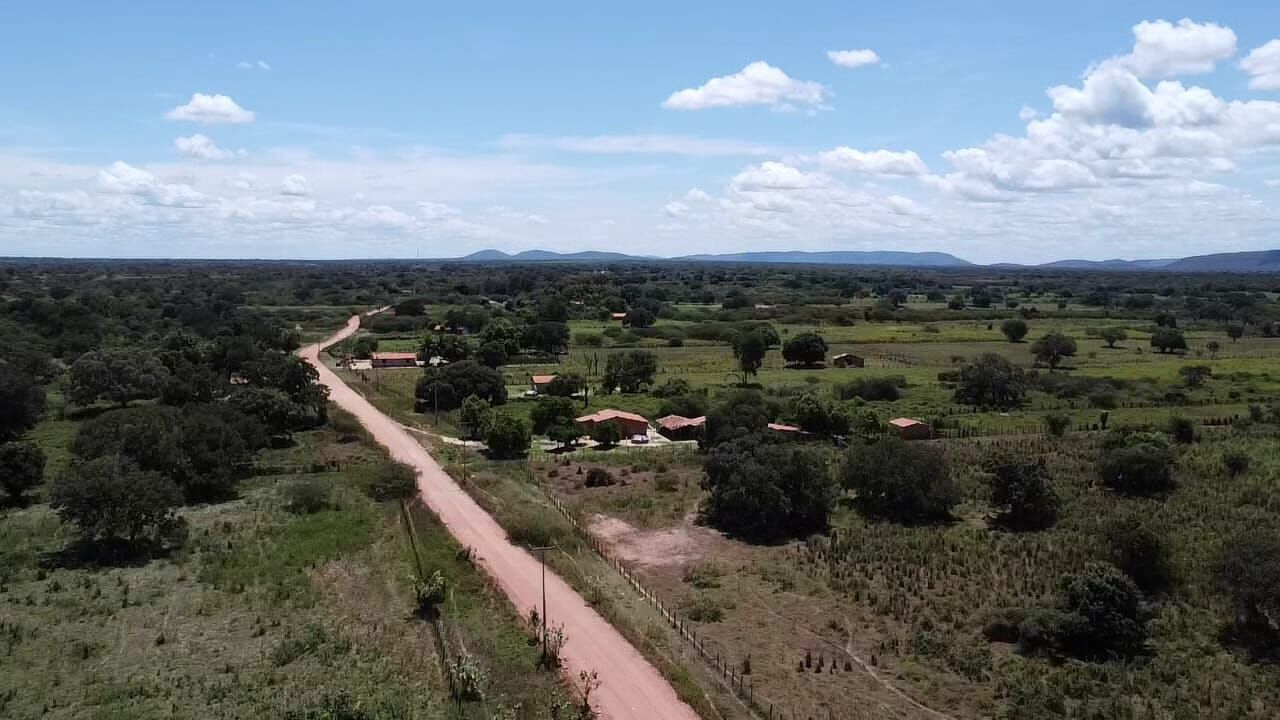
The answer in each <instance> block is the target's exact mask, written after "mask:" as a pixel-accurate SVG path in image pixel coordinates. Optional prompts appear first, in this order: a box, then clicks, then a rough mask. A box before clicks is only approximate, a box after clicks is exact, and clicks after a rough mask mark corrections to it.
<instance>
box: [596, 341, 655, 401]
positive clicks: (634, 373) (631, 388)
mask: <svg viewBox="0 0 1280 720" xmlns="http://www.w3.org/2000/svg"><path fill="white" fill-rule="evenodd" d="M657 371H658V358H657V357H656V356H654V354H653V353H651V352H649V351H647V350H628V351H627V352H621V353H613V354H611V355H609V358H608V359H607V360H606V361H605V366H604V378H603V380H602V383H603V388H604V391H605V392H612V391H613V390H614V389H615V388H616V389H617V390H619V391H621V392H624V393H638V392H640V391H642V390H644V389H645V388H646V387H648V386H649V385H652V384H653V376H654V374H655V373H656V372H657Z"/></svg>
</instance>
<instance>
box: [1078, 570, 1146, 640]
mask: <svg viewBox="0 0 1280 720" xmlns="http://www.w3.org/2000/svg"><path fill="white" fill-rule="evenodd" d="M1058 609H1059V610H1060V611H1061V612H1062V613H1063V624H1062V627H1061V630H1060V636H1059V639H1060V642H1061V645H1062V647H1063V649H1065V650H1066V651H1067V652H1070V653H1072V654H1075V655H1078V656H1080V657H1086V658H1108V657H1113V656H1120V657H1128V656H1132V655H1135V654H1137V653H1138V652H1140V651H1141V650H1142V648H1143V646H1144V645H1145V644H1146V641H1147V632H1148V630H1147V623H1148V621H1149V619H1150V613H1149V611H1148V609H1147V607H1146V603H1145V602H1144V601H1143V598H1142V593H1141V592H1140V591H1139V590H1138V586H1137V585H1136V584H1134V582H1133V580H1132V579H1130V578H1129V576H1128V575H1125V574H1124V573H1123V572H1121V571H1120V570H1118V569H1117V568H1115V567H1114V566H1112V565H1108V564H1106V563H1091V564H1090V565H1088V566H1086V567H1085V568H1084V570H1082V571H1081V572H1079V573H1076V574H1073V575H1069V576H1068V577H1067V578H1066V579H1065V580H1064V581H1063V584H1062V591H1061V594H1060V597H1059V603H1058Z"/></svg>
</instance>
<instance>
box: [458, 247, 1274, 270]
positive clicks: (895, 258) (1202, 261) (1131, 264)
mask: <svg viewBox="0 0 1280 720" xmlns="http://www.w3.org/2000/svg"><path fill="white" fill-rule="evenodd" d="M455 259H456V260H460V261H462V262H482V263H500V262H516V263H534V262H561V263H588V262H655V261H671V262H706V263H761V264H775V265H783V264H787V265H869V266H892V267H922V268H962V267H991V268H1009V269H1016V268H1041V269H1047V270H1115V271H1129V272H1136V271H1143V270H1160V271H1163V272H1280V250H1261V251H1255V252H1235V253H1217V254H1214V255H1196V256H1194V257H1186V258H1165V259H1159V260H1055V261H1054V262H1048V263H1043V264H1040V265H1019V264H1017V263H995V264H992V265H985V266H984V265H978V264H976V263H971V262H969V261H968V260H963V259H961V258H958V257H956V256H955V255H951V254H948V253H943V252H918V253H917V252H897V251H892V250H871V251H862V250H832V251H829V252H800V251H797V250H785V251H776V252H772V251H764V252H743V253H726V254H720V255H709V254H702V255H684V256H681V257H672V258H663V257H654V256H649V255H628V254H626V253H619V252H600V251H595V250H586V251H583V252H574V253H557V252H551V251H550V250H525V251H524V252H519V253H515V254H514V255H513V254H509V253H505V252H502V251H501V250H481V251H479V252H475V253H472V254H470V255H467V256H465V257H461V258H455Z"/></svg>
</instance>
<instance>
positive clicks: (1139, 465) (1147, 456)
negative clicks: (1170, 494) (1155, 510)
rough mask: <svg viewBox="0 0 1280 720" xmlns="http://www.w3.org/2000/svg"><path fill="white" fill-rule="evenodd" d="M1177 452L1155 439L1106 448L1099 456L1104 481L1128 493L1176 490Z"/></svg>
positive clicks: (1099, 470) (1100, 476) (1100, 477)
mask: <svg viewBox="0 0 1280 720" xmlns="http://www.w3.org/2000/svg"><path fill="white" fill-rule="evenodd" d="M1172 466H1173V455H1172V454H1171V453H1170V452H1169V450H1168V448H1165V447H1162V446H1160V445H1157V444H1155V443H1153V442H1138V443H1135V444H1133V445H1128V446H1125V447H1116V448H1108V449H1104V450H1103V451H1102V453H1101V454H1100V455H1099V457H1098V477H1099V479H1101V480H1102V484H1103V485H1106V486H1107V487H1109V488H1111V489H1112V490H1115V491H1116V492H1120V493H1124V494H1126V495H1155V494H1158V493H1163V492H1167V491H1169V490H1172V489H1173V470H1172Z"/></svg>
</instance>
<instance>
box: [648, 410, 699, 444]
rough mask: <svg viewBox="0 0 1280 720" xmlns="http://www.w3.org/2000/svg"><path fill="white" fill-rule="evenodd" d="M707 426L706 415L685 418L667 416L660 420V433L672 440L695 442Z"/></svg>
mask: <svg viewBox="0 0 1280 720" xmlns="http://www.w3.org/2000/svg"><path fill="white" fill-rule="evenodd" d="M706 424H707V418H706V416H705V415H700V416H698V417H693V418H690V417H684V416H683V415H667V416H666V417H661V418H658V432H660V433H662V434H663V435H665V436H666V437H668V438H671V439H672V440H694V439H696V438H697V437H698V435H700V434H701V433H702V428H703V426H705V425H706Z"/></svg>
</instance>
